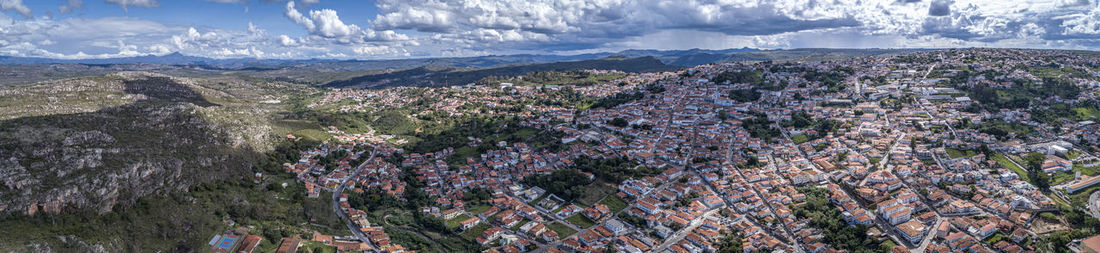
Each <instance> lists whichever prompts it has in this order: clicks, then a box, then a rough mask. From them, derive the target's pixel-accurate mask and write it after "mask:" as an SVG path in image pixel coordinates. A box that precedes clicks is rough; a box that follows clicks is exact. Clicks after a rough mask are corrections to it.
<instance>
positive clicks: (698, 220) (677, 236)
mask: <svg viewBox="0 0 1100 253" xmlns="http://www.w3.org/2000/svg"><path fill="white" fill-rule="evenodd" d="M716 212H718V208H711V209H710V210H707V211H706V212H705V213H703V215H699V217H695V219H694V220H691V224H690V225H688V226H687V227H684V229H680V231H676V233H674V234H673V236H670V237H668V238H667V239H665V242H663V243H661V244H660V245H657V247H653V250H652V252H663V251H664V249H666V248H668V246H670V245H671V244H672V243H674V242H678V241H680V240H681V239H684V237H686V236H687V235H688V233H690V232H691V231H693V230H695V228H698V227H699V226H702V225H703V221H704V220H706V219H707V218H709V217H710V216H711V215H714V213H716Z"/></svg>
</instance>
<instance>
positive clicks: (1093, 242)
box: [1081, 235, 1100, 253]
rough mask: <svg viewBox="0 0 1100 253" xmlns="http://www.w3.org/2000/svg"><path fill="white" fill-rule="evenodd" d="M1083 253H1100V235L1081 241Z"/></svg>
mask: <svg viewBox="0 0 1100 253" xmlns="http://www.w3.org/2000/svg"><path fill="white" fill-rule="evenodd" d="M1081 253H1100V235H1098V236H1093V237H1089V238H1088V239H1085V240H1084V241H1081Z"/></svg>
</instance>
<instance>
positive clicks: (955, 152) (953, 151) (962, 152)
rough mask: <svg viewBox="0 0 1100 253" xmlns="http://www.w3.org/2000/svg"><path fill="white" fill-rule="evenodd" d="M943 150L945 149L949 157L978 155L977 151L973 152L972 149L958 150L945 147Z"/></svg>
mask: <svg viewBox="0 0 1100 253" xmlns="http://www.w3.org/2000/svg"><path fill="white" fill-rule="evenodd" d="M944 151H947V155H948V156H950V157H951V159H955V158H960V157H971V156H975V155H978V153H977V152H974V150H958V149H953V148H945V149H944Z"/></svg>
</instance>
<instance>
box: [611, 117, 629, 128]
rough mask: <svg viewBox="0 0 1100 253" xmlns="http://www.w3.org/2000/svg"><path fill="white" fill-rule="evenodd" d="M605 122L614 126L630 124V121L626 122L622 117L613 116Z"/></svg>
mask: <svg viewBox="0 0 1100 253" xmlns="http://www.w3.org/2000/svg"><path fill="white" fill-rule="evenodd" d="M607 124H608V125H612V126H616V127H627V126H629V125H630V122H627V121H626V119H623V118H614V119H611V120H610V121H607Z"/></svg>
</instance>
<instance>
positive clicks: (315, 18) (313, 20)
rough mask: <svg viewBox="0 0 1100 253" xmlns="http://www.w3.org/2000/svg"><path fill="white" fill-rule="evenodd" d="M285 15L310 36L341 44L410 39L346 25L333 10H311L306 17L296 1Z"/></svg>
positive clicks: (288, 7) (292, 2)
mask: <svg viewBox="0 0 1100 253" xmlns="http://www.w3.org/2000/svg"><path fill="white" fill-rule="evenodd" d="M284 15H286V17H287V18H289V19H290V20H291V21H294V22H295V23H297V24H298V25H301V26H302V27H304V28H305V29H306V31H308V32H309V34H310V35H313V36H318V37H322V38H326V39H334V40H336V41H339V42H341V43H353V44H354V43H362V42H367V41H399V40H408V39H409V36H408V35H405V34H398V33H396V32H394V31H393V30H374V29H362V28H360V27H359V26H358V25H354V24H347V23H344V21H342V20H340V15H339V14H337V13H336V10H332V9H321V10H310V11H309V16H305V15H302V13H301V12H299V11H298V9H297V8H295V5H294V1H288V2H287V3H286V11H285V12H284Z"/></svg>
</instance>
